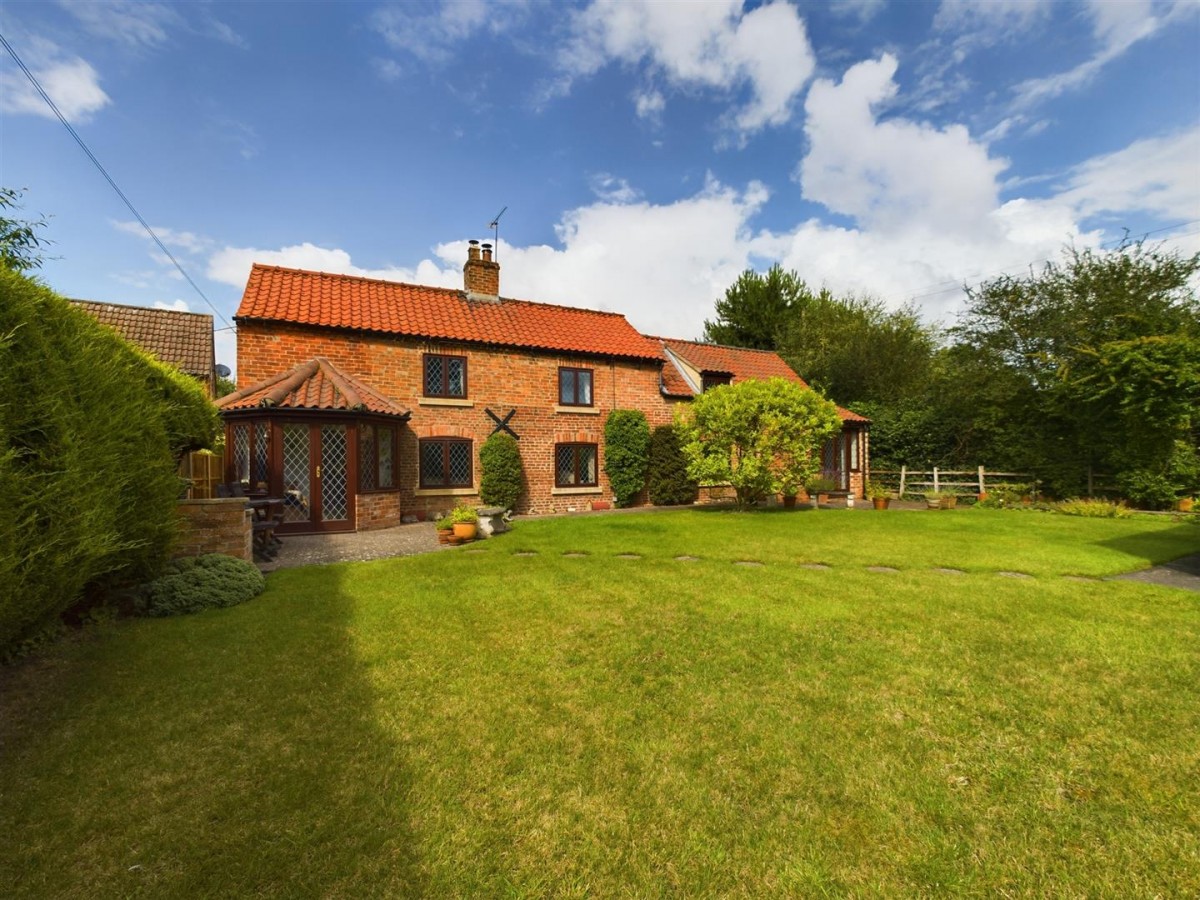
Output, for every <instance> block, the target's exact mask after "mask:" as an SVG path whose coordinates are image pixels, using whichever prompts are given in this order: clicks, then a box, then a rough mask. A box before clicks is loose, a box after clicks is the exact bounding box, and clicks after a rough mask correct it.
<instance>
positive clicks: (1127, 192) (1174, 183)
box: [1058, 126, 1200, 222]
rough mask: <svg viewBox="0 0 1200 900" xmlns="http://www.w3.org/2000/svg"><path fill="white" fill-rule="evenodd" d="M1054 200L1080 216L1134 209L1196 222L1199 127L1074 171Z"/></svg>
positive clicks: (1098, 159)
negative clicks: (1066, 205)
mask: <svg viewBox="0 0 1200 900" xmlns="http://www.w3.org/2000/svg"><path fill="white" fill-rule="evenodd" d="M1058 199H1059V200H1060V201H1062V202H1064V203H1068V204H1070V206H1071V207H1072V208H1073V209H1074V210H1075V211H1076V213H1077V214H1078V215H1080V216H1093V215H1097V214H1100V213H1122V212H1128V211H1133V210H1138V211H1141V212H1147V213H1150V214H1151V215H1154V216H1157V217H1159V218H1161V219H1164V220H1173V221H1188V222H1192V221H1196V220H1198V219H1200V126H1195V127H1193V128H1191V129H1189V130H1187V131H1182V132H1179V133H1177V134H1173V135H1168V136H1165V137H1154V138H1146V139H1143V140H1140V141H1135V142H1134V143H1132V144H1130V145H1129V146H1128V147H1126V148H1124V149H1123V150H1118V151H1117V152H1115V153H1108V154H1105V155H1104V156H1097V157H1094V158H1093V159H1090V160H1088V161H1086V162H1084V163H1082V164H1081V165H1078V166H1076V167H1075V168H1074V169H1073V170H1072V171H1071V173H1070V174H1069V176H1068V177H1067V179H1066V184H1065V186H1064V189H1063V190H1062V192H1061V193H1060V194H1059V195H1058Z"/></svg>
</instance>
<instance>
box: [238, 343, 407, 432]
mask: <svg viewBox="0 0 1200 900" xmlns="http://www.w3.org/2000/svg"><path fill="white" fill-rule="evenodd" d="M217 408H218V409H220V410H221V411H222V412H233V411H235V410H260V409H291V410H307V411H319V412H357V413H374V414H375V415H380V416H397V417H400V418H408V416H409V411H408V410H407V409H405V408H404V407H402V406H398V405H397V404H395V403H393V402H392V401H391V400H389V399H387V398H386V397H385V396H383V395H382V394H381V393H379V392H378V391H377V390H375V389H374V388H372V387H369V386H368V385H365V384H363V383H362V382H361V381H359V380H358V379H357V378H355V377H353V376H352V375H347V374H346V373H345V372H342V371H341V370H340V369H338V367H337V366H335V365H334V364H333V363H331V362H330V361H329V360H327V359H325V358H324V357H322V356H318V357H317V358H316V359H310V360H309V361H308V362H305V363H301V364H300V365H298V366H296V367H295V368H293V369H290V370H288V371H287V372H284V373H282V374H280V375H276V376H274V377H272V378H268V379H267V380H266V381H260V382H259V383H258V384H252V385H250V386H249V387H245V388H242V389H241V390H240V391H235V392H234V393H232V394H227V395H226V396H224V397H222V398H221V399H220V400H218V401H217Z"/></svg>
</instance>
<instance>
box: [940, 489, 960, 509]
mask: <svg viewBox="0 0 1200 900" xmlns="http://www.w3.org/2000/svg"><path fill="white" fill-rule="evenodd" d="M956 506H958V494H956V493H954V492H953V491H944V492H943V493H942V509H954V508H955V507H956Z"/></svg>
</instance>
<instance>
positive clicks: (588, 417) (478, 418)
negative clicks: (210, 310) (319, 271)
mask: <svg viewBox="0 0 1200 900" xmlns="http://www.w3.org/2000/svg"><path fill="white" fill-rule="evenodd" d="M425 353H441V354H448V355H454V356H465V357H467V397H466V401H467V404H468V405H465V406H464V405H448V404H443V403H439V402H437V401H423V400H422V377H423V359H422V357H423V354H425ZM314 356H325V357H327V358H328V359H329V360H330V361H331V362H333V364H334V365H336V366H338V367H339V368H341V369H342V370H343V371H345V372H346V373H347V374H350V375H353V376H355V377H357V378H361V379H362V380H363V381H364V382H366V383H367V384H368V385H370V386H372V387H374V388H376V389H377V390H379V391H380V392H382V393H383V394H385V395H386V396H388V397H389V398H391V399H392V400H394V401H395V402H397V403H399V404H401V405H403V406H405V407H407V408H408V409H410V410H411V411H412V417H411V419H410V420H409V427H407V428H403V429H401V431H400V442H399V447H398V450H399V459H398V465H397V473H398V483H399V485H400V490H399V492H398V495H367V497H366V498H360V505H359V522H358V527H359V528H367V527H384V526H383V525H380V524H374V525H369V524H367V522H368V521H370V522H377V521H378V522H381V521H385V520H386V521H388V522H389V523H390V524H396V522H398V521H399V519H398V516H399V514H400V513H403V514H405V515H407V514H410V513H415V514H417V515H420V516H422V517H426V516H427V515H428V514H429V513H432V512H438V511H444V510H446V509H448V508H450V507H452V506H454V505H455V504H456V503H467V504H470V505H477V504H478V503H479V502H480V500H479V495H478V485H479V474H480V473H479V466H478V462H479V448H480V447H481V446H482V444H483V442H484V441H485V440H486V439H487V437H488V436H489V435H490V434H491V433H492V430H493V428H494V427H495V423H494V422H492V420H491V419H490V418H489V417H488V415H487V412H486V410H487V409H491V410H492V411H493V412H495V413H496V414H497V415H498V416H500V417H501V418H503V417H504V416H505V415H507V414H508V412H509V411H510V410H514V409H515V410H516V412H515V414H514V415H513V418H512V420H511V421H510V423H509V424H510V425H511V427H512V428H513V430H515V431H516V432H517V434H519V435H520V447H521V458H522V462H523V464H524V467H525V475H526V479H527V481H528V490H527V492H526V496H525V498H524V500H523V502H522V504H520V505H519V507H518V510H519V511H520V512H526V513H547V512H565V511H567V510H568V509H570V508H575V509H582V508H586V506H587V503H588V501H589V500H601V499H604V500H611V498H612V489H611V487H610V485H609V483H608V478H607V477H606V476H605V475H604V472H603V468H604V422H605V419H606V418H607V416H608V413H609V412H610V411H611V410H613V409H640V410H642V412H644V413H645V414H646V418H647V419H648V420H649V422H650V426H651V427H652V428H653V427H654V426H655V425H659V424H666V423H669V422H671V421H672V418H673V405H674V404H673V403H672V402H671V401H668V400H665V399H664V398H663V396H662V393H661V391H660V389H659V372H660V366H659V364H658V363H657V362H654V361H650V360H646V361H644V362H642V361H632V360H612V359H600V358H590V357H582V356H571V355H562V356H560V355H554V354H551V353H536V352H524V351H521V350H513V349H507V348H489V347H475V346H471V345H465V344H459V343H452V342H424V341H414V340H403V339H393V338H388V337H383V336H379V335H368V334H361V333H355V332H337V331H333V330H330V329H319V328H306V327H304V326H293V325H278V324H275V323H272V324H270V325H263V324H259V323H255V322H242V323H239V326H238V385H239V387H245V386H248V385H250V384H254V383H255V382H258V381H261V380H263V379H265V378H268V377H270V376H272V375H276V374H278V373H279V372H283V371H286V370H287V369H290V368H292V367H293V366H296V365H298V364H300V363H302V362H305V361H307V360H309V359H312V358H313V357H314ZM560 366H571V367H577V368H590V369H591V370H592V381H593V388H592V390H593V400H594V402H595V405H594V406H593V407H589V408H587V409H584V410H578V411H566V410H561V409H560V410H556V408H555V407H556V405H557V401H558V369H559V367H560ZM426 437H462V438H469V439H470V440H472V441H473V442H474V463H475V471H474V487H473V488H471V489H462V490H456V491H444V490H443V491H424V490H420V489H419V487H418V484H417V480H418V471H417V441H418V440H419V439H420V438H426ZM567 441H570V442H584V443H595V444H597V445H599V457H600V458H599V467H600V476H599V481H600V484H599V486H598V487H597V488H594V489H580V488H574V489H568V490H563V489H557V488H555V487H554V445H555V444H556V443H560V442H567ZM384 496H393V497H396V499H397V500H398V509H396V508H389V509H388V511H387V512H386V513H385V512H382V510H383V509H384V508H385V507H387V506H388V503H387V501H385V500H383V499H378V498H382V497H384ZM364 499H365V500H366V501H367V502H366V504H365V506H364V504H363V500H364ZM364 510H365V512H366V518H364ZM392 516H395V517H396V518H395V521H391V519H390V518H389V517H392Z"/></svg>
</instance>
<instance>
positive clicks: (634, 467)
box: [604, 409, 650, 506]
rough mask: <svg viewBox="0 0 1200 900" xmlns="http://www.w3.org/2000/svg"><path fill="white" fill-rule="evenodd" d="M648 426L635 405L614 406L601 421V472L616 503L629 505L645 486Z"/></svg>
mask: <svg viewBox="0 0 1200 900" xmlns="http://www.w3.org/2000/svg"><path fill="white" fill-rule="evenodd" d="M649 458H650V426H649V424H647V422H646V414H645V413H643V412H642V411H641V410H637V409H614V410H613V411H612V412H610V413H609V414H608V419H607V420H606V421H605V423H604V472H605V474H607V475H608V483H609V484H611V485H612V489H613V495H614V496H615V497H616V498H617V506H629V505H631V504H632V503H633V501H634V500H635V499H637V495H638V492H639V491H641V489H642V488H643V487H645V486H646V465H647V464H648V462H649Z"/></svg>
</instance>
